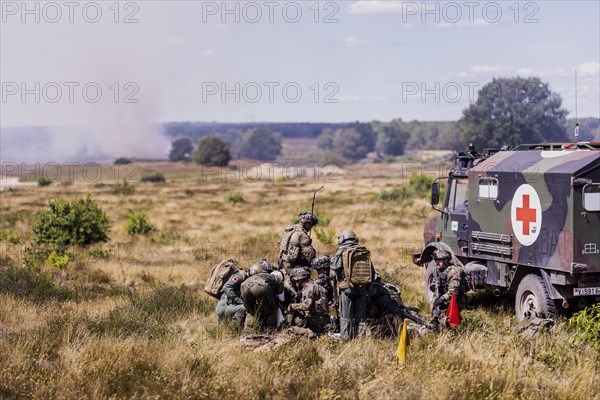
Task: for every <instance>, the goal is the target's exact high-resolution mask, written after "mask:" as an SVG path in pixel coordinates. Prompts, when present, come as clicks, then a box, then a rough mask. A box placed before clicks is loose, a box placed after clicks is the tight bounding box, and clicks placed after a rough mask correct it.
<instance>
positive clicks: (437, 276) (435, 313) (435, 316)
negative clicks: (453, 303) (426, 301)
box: [431, 270, 441, 320]
mask: <svg viewBox="0 0 600 400" xmlns="http://www.w3.org/2000/svg"><path fill="white" fill-rule="evenodd" d="M440 279H441V277H440V274H439V273H438V271H437V270H436V271H435V279H434V282H433V287H434V291H433V294H434V296H433V299H434V300H435V299H437V298H438V297H440ZM431 316H432V317H433V319H434V320H438V319H439V317H440V305H439V304H438V305H437V306H432V308H431Z"/></svg>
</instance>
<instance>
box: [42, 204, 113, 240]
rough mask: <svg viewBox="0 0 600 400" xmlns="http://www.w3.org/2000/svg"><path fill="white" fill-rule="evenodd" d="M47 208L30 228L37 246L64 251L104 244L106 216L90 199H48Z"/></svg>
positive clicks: (106, 224) (107, 225)
mask: <svg viewBox="0 0 600 400" xmlns="http://www.w3.org/2000/svg"><path fill="white" fill-rule="evenodd" d="M48 207H49V210H48V211H41V212H39V213H38V214H37V215H36V217H35V220H34V221H33V225H32V228H31V229H32V233H33V239H34V241H35V242H36V243H37V244H47V245H51V246H58V247H60V248H65V247H67V246H70V245H77V246H86V245H89V244H92V243H99V242H107V241H108V239H109V237H108V234H109V232H110V224H109V221H108V217H107V216H106V213H105V212H104V211H103V210H102V209H101V208H100V207H99V206H98V204H97V203H96V202H95V201H94V200H92V199H91V198H90V196H88V197H87V198H86V199H75V200H72V201H68V200H63V199H56V200H50V201H49V202H48Z"/></svg>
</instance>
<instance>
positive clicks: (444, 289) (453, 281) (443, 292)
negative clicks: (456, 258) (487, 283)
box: [431, 250, 469, 324]
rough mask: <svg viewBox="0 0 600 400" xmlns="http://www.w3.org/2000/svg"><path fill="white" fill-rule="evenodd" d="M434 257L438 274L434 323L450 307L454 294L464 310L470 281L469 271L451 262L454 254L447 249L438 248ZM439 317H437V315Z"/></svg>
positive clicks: (436, 275) (435, 280)
mask: <svg viewBox="0 0 600 400" xmlns="http://www.w3.org/2000/svg"><path fill="white" fill-rule="evenodd" d="M433 259H434V260H435V263H436V274H435V277H434V285H436V286H437V291H436V290H434V293H435V292H437V293H436V294H435V295H434V298H433V299H432V307H431V308H432V310H433V312H434V324H435V323H436V322H440V321H439V319H440V318H441V316H443V315H444V311H445V310H447V309H448V306H449V305H450V300H451V299H452V294H453V293H456V302H457V303H458V309H459V310H462V309H464V308H465V307H466V305H467V292H468V291H469V283H468V281H467V272H466V270H465V269H464V268H463V267H459V266H457V265H454V264H453V263H451V259H452V256H451V255H450V253H449V252H448V251H446V250H436V251H435V252H434V253H433ZM436 316H437V317H438V318H435V317H436Z"/></svg>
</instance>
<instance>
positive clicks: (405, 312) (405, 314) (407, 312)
mask: <svg viewBox="0 0 600 400" xmlns="http://www.w3.org/2000/svg"><path fill="white" fill-rule="evenodd" d="M413 312H414V313H417V312H419V309H418V308H417V307H404V306H397V307H396V308H395V309H394V314H396V315H399V316H400V317H402V319H410V320H411V321H413V322H414V323H416V324H419V325H427V324H426V323H425V321H423V320H422V319H421V318H419V317H418V316H416V315H413V314H412V313H413Z"/></svg>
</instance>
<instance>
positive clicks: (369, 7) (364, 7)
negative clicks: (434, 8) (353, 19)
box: [346, 0, 415, 15]
mask: <svg viewBox="0 0 600 400" xmlns="http://www.w3.org/2000/svg"><path fill="white" fill-rule="evenodd" d="M403 3H406V2H403V1H389V0H388V1H379V0H372V1H356V2H354V3H352V4H350V5H349V6H348V7H347V8H346V12H347V13H348V14H352V15H387V14H402V9H403ZM411 3H412V4H415V3H413V2H411Z"/></svg>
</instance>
